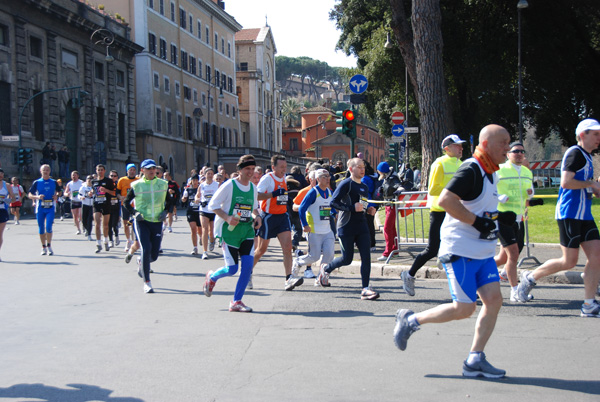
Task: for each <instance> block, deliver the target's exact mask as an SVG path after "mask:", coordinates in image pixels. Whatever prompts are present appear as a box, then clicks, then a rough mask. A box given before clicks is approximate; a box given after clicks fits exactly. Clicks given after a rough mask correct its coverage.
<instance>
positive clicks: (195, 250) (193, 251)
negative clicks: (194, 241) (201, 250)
mask: <svg viewBox="0 0 600 402" xmlns="http://www.w3.org/2000/svg"><path fill="white" fill-rule="evenodd" d="M191 254H192V255H198V247H194V248H193V249H192V253H191Z"/></svg>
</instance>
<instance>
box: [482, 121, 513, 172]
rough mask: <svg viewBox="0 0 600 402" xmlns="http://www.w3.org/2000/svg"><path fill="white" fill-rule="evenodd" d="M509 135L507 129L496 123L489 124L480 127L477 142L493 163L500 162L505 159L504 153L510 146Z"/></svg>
mask: <svg viewBox="0 0 600 402" xmlns="http://www.w3.org/2000/svg"><path fill="white" fill-rule="evenodd" d="M509 143H510V135H509V134H508V131H506V129H505V128H504V127H502V126H499V125H497V124H490V125H488V126H485V127H484V128H482V129H481V132H480V133H479V144H480V145H481V148H482V149H483V150H484V151H485V153H487V154H488V155H489V156H490V157H491V158H492V160H493V161H494V163H496V164H501V163H504V162H505V161H506V153H507V152H508V151H509V149H510V147H509V146H508V144H509Z"/></svg>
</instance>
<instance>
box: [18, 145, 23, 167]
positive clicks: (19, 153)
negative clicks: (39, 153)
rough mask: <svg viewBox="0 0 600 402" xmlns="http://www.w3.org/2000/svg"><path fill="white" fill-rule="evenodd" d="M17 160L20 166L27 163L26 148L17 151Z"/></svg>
mask: <svg viewBox="0 0 600 402" xmlns="http://www.w3.org/2000/svg"><path fill="white" fill-rule="evenodd" d="M17 161H18V162H19V166H23V165H25V148H19V150H18V151H17Z"/></svg>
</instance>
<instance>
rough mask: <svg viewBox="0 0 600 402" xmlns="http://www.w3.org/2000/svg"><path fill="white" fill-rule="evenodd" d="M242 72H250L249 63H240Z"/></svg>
mask: <svg viewBox="0 0 600 402" xmlns="http://www.w3.org/2000/svg"><path fill="white" fill-rule="evenodd" d="M240 71H248V63H240Z"/></svg>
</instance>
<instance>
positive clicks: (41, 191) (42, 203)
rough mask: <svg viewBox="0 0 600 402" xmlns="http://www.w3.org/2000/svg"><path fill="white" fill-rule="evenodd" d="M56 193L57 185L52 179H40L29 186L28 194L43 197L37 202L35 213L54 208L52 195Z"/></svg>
mask: <svg viewBox="0 0 600 402" xmlns="http://www.w3.org/2000/svg"><path fill="white" fill-rule="evenodd" d="M57 191H58V184H57V183H56V180H54V179H48V180H44V179H42V178H39V179H37V180H36V181H34V182H33V184H32V185H31V188H30V189H29V192H30V193H31V194H35V195H43V196H44V199H43V200H37V203H36V206H35V211H36V212H37V211H38V209H40V208H54V200H53V198H52V197H54V194H56V192H57Z"/></svg>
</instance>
